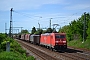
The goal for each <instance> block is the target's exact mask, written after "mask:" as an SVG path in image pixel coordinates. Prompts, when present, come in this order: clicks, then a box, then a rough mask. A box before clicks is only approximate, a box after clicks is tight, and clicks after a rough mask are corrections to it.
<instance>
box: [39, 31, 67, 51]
mask: <svg viewBox="0 0 90 60" xmlns="http://www.w3.org/2000/svg"><path fill="white" fill-rule="evenodd" d="M40 45H44V46H46V47H48V48H51V49H55V50H60V49H66V48H67V41H66V34H65V33H45V34H41V39H40Z"/></svg>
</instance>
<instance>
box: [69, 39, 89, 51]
mask: <svg viewBox="0 0 90 60" xmlns="http://www.w3.org/2000/svg"><path fill="white" fill-rule="evenodd" d="M68 46H72V47H76V48H84V49H89V50H90V40H86V41H85V42H84V43H82V41H80V40H72V41H68Z"/></svg>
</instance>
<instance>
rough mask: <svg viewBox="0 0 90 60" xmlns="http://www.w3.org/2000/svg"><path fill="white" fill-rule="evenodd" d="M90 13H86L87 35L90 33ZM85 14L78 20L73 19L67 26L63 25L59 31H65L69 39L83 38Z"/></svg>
mask: <svg viewBox="0 0 90 60" xmlns="http://www.w3.org/2000/svg"><path fill="white" fill-rule="evenodd" d="M89 21H90V14H89V13H86V31H87V33H86V37H88V36H89V34H90V22H89ZM83 27H84V14H83V15H82V16H81V17H80V18H78V19H77V20H73V21H71V23H70V24H69V25H67V26H64V27H62V28H61V29H60V30H59V32H65V33H66V34H67V38H68V40H69V41H71V40H76V38H77V40H83ZM89 37H90V36H89Z"/></svg>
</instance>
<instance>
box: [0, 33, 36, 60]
mask: <svg viewBox="0 0 90 60" xmlns="http://www.w3.org/2000/svg"><path fill="white" fill-rule="evenodd" d="M7 42H10V52H6V43H7ZM0 60H35V59H34V57H32V56H30V57H27V56H26V50H23V49H22V48H21V46H20V44H18V43H17V42H16V41H15V40H13V39H11V38H9V37H8V36H6V35H5V34H2V33H0Z"/></svg>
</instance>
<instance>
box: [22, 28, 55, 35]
mask: <svg viewBox="0 0 90 60" xmlns="http://www.w3.org/2000/svg"><path fill="white" fill-rule="evenodd" d="M52 32H55V33H57V31H56V29H55V28H53V29H52V28H48V29H46V30H43V29H36V28H35V27H33V28H32V30H31V33H30V34H37V35H40V34H42V33H52ZM27 33H29V32H28V30H22V31H21V32H20V34H27Z"/></svg>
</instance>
